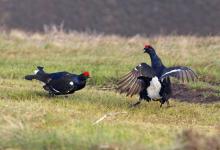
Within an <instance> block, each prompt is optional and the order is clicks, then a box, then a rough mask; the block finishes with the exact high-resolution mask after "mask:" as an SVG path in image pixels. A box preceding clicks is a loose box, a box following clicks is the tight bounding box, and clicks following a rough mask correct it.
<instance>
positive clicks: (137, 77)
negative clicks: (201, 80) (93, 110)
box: [117, 45, 197, 107]
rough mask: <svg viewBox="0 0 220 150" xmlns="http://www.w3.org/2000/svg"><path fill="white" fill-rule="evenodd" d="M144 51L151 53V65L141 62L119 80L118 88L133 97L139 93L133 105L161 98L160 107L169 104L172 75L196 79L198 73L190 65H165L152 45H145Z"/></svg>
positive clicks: (187, 79) (182, 78) (184, 78)
mask: <svg viewBox="0 0 220 150" xmlns="http://www.w3.org/2000/svg"><path fill="white" fill-rule="evenodd" d="M144 53H148V54H149V55H150V58H151V66H149V65H147V64H146V63H141V64H139V65H138V66H137V67H135V68H134V69H133V70H132V71H131V72H129V73H128V74H126V75H125V76H123V77H122V78H121V79H120V80H119V81H118V86H117V90H118V91H119V92H120V93H126V95H127V96H131V97H132V96H133V95H135V94H139V101H137V102H136V103H135V104H133V105H132V106H133V107H134V106H137V105H138V104H140V103H141V100H146V101H148V102H149V101H150V100H159V101H160V103H161V105H160V107H162V105H163V104H164V103H165V102H166V103H167V105H168V106H169V101H168V100H169V98H170V97H171V93H172V90H171V82H170V77H175V78H177V79H179V80H182V81H189V80H192V81H194V80H195V79H196V78H197V75H196V74H195V72H194V71H193V70H192V69H190V68H188V67H184V66H175V67H165V66H164V65H163V63H162V61H161V60H160V58H159V57H158V56H157V54H156V52H155V50H154V48H153V47H152V46H150V45H145V47H144Z"/></svg>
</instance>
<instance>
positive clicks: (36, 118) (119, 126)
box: [0, 31, 220, 149]
mask: <svg viewBox="0 0 220 150" xmlns="http://www.w3.org/2000/svg"><path fill="white" fill-rule="evenodd" d="M145 43H150V44H152V45H153V46H154V47H155V48H156V49H157V52H158V54H159V55H160V57H161V58H162V60H163V62H164V63H165V64H166V65H168V66H169V65H186V66H190V67H191V68H193V69H194V70H195V71H196V72H197V73H198V75H199V81H198V82H197V83H190V84H188V85H187V86H188V87H190V88H194V89H207V88H208V89H214V90H216V91H217V94H216V95H215V96H218V97H219V99H220V95H219V91H220V89H219V83H220V70H219V68H220V37H207V38H198V37H191V36H188V37H181V36H178V37H176V36H170V37H155V38H143V37H138V36H136V37H132V38H122V37H117V36H103V35H87V34H79V33H71V34H68V35H67V34H63V33H62V32H61V33H59V32H49V33H47V34H45V35H40V34H27V33H22V32H18V31H13V32H11V33H7V34H6V33H1V34H0V53H1V55H0V93H1V95H0V99H1V100H0V137H1V140H0V149H7V148H11V149H73V148H74V149H91V148H93V149H97V148H100V147H102V146H103V147H104V146H106V147H109V148H112V149H117V148H120V149H177V148H178V147H181V144H180V143H179V142H178V138H177V136H178V135H179V134H181V132H182V131H183V130H185V129H191V128H192V129H194V130H196V131H198V132H201V133H204V134H206V135H215V134H216V133H217V132H219V126H220V103H219V102H216V103H210V104H196V103H190V102H178V100H175V99H171V106H172V107H170V108H166V107H163V108H161V109H160V108H159V103H158V102H151V103H147V102H146V103H143V104H142V105H141V106H140V107H139V108H136V109H129V108H128V105H129V104H130V103H132V102H135V101H136V100H137V97H133V98H126V97H125V96H124V95H119V94H117V93H115V92H114V91H113V90H110V91H103V90H101V89H100V87H103V85H105V86H110V87H111V86H113V85H114V83H115V81H116V80H117V79H118V78H119V77H120V76H121V75H123V74H125V73H126V72H128V71H129V70H130V69H131V68H132V67H134V66H135V65H137V64H138V63H140V62H145V61H146V62H148V63H149V62H150V61H149V57H148V56H147V55H144V54H143V51H142V49H143V45H144V44H145ZM37 65H41V66H44V67H45V70H46V71H48V72H50V71H61V70H66V71H70V72H75V73H80V72H82V71H89V72H91V76H92V78H91V79H90V80H89V83H88V85H89V86H87V87H86V88H85V89H83V90H81V91H79V92H77V93H75V94H74V95H71V96H69V97H68V98H65V97H62V96H60V97H56V98H49V97H48V96H47V93H46V92H44V91H43V90H42V87H41V84H40V83H39V82H36V81H34V82H29V81H25V80H24V79H23V76H24V75H26V74H30V73H32V72H33V70H34V69H35V68H36V66H37ZM204 96H207V95H204ZM111 112H126V113H125V114H119V115H117V116H109V117H107V118H106V119H104V120H103V121H102V122H100V123H99V124H96V125H94V124H93V123H94V122H95V121H96V120H98V119H99V118H101V117H102V116H103V115H105V114H106V113H111Z"/></svg>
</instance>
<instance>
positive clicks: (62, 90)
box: [25, 67, 89, 96]
mask: <svg viewBox="0 0 220 150" xmlns="http://www.w3.org/2000/svg"><path fill="white" fill-rule="evenodd" d="M88 78H89V72H84V73H82V74H80V75H76V74H72V73H69V72H66V71H63V72H55V73H46V72H44V70H43V67H37V70H36V71H35V74H33V75H26V76H25V79H26V80H33V79H35V80H39V81H41V82H43V83H44V86H43V88H44V89H45V90H46V91H48V92H49V94H50V95H51V96H53V95H66V94H72V93H74V92H75V91H78V90H80V89H82V88H84V87H85V86H86V81H87V79H88Z"/></svg>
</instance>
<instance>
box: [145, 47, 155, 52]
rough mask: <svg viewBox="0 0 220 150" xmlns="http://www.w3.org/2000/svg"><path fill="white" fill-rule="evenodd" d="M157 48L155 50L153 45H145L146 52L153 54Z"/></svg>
mask: <svg viewBox="0 0 220 150" xmlns="http://www.w3.org/2000/svg"><path fill="white" fill-rule="evenodd" d="M154 51H155V50H154V48H153V47H152V46H150V45H145V46H144V53H148V54H151V53H153V52H154Z"/></svg>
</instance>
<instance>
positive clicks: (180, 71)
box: [160, 66, 198, 82]
mask: <svg viewBox="0 0 220 150" xmlns="http://www.w3.org/2000/svg"><path fill="white" fill-rule="evenodd" d="M167 77H175V78H177V79H179V80H182V81H183V82H184V81H187V82H189V81H190V80H192V81H195V79H197V78H198V76H197V75H196V73H195V72H194V71H193V70H192V69H190V68H188V67H183V66H178V67H169V68H166V69H165V70H164V72H163V73H162V75H161V77H160V80H163V79H164V78H167Z"/></svg>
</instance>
